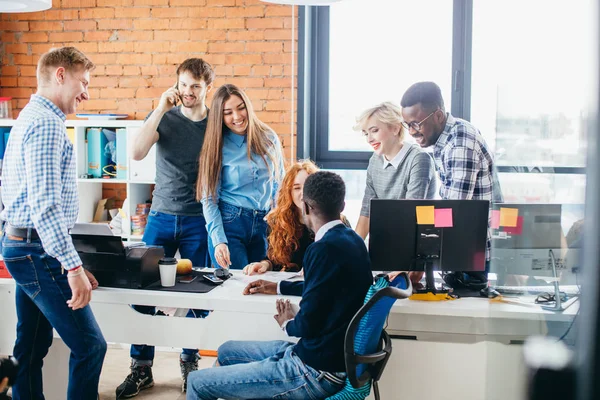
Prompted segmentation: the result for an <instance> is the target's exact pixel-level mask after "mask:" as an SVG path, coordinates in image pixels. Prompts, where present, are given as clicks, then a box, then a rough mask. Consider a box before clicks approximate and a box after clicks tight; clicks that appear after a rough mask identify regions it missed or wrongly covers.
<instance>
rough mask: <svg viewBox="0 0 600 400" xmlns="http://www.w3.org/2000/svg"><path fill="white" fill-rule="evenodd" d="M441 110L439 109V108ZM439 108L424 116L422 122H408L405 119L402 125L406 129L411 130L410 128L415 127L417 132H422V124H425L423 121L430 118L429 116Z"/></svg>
mask: <svg viewBox="0 0 600 400" xmlns="http://www.w3.org/2000/svg"><path fill="white" fill-rule="evenodd" d="M438 110H439V109H438ZM436 111H437V110H434V111H433V112H432V113H431V114H429V115H428V116H426V117H425V118H423V119H422V120H421V122H414V121H413V122H411V123H410V124H408V123H406V122H405V121H402V126H403V127H404V129H406V130H407V131H409V130H410V128H413V129H414V130H415V131H416V132H420V131H421V125H422V124H423V122H425V121H427V120H428V119H429V117H431V116H432V115H433V114H435V112H436Z"/></svg>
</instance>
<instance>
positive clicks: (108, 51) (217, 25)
mask: <svg viewBox="0 0 600 400" xmlns="http://www.w3.org/2000/svg"><path fill="white" fill-rule="evenodd" d="M292 13H294V14H292ZM292 15H295V16H297V10H294V11H293V10H292V7H291V6H280V5H273V4H267V3H262V2H260V1H259V0H53V7H52V9H51V10H48V11H45V12H37V13H22V14H8V13H4V14H0V39H1V43H0V96H12V97H13V103H12V105H13V116H14V117H16V116H17V115H18V111H19V110H20V109H22V108H23V107H24V106H25V104H27V102H28V99H29V96H30V95H31V94H32V93H34V91H35V86H36V80H35V65H36V63H37V60H38V59H39V56H40V55H41V54H42V53H44V52H45V51H47V50H48V49H50V48H52V47H56V46H63V45H72V46H76V47H78V48H79V49H80V50H82V51H84V52H85V53H86V54H87V55H88V56H89V57H90V58H91V59H92V60H93V61H94V62H95V63H96V64H97V65H98V68H97V69H96V70H95V71H94V73H93V74H92V78H91V82H90V95H91V100H89V101H87V102H85V103H83V106H82V107H81V109H80V110H78V111H87V112H93V113H95V112H105V113H106V112H118V113H128V114H129V115H130V118H132V119H143V118H144V117H145V116H146V114H147V113H148V112H149V111H150V110H152V109H153V108H154V107H155V106H156V103H157V101H158V99H159V97H160V95H161V94H162V92H163V91H164V90H166V89H167V88H168V87H169V86H171V85H173V83H174V76H175V69H176V67H177V65H178V64H179V63H181V62H182V61H183V60H185V59H186V58H189V57H203V58H204V59H206V60H207V61H208V62H210V63H211V64H212V65H213V67H214V68H215V71H216V74H217V79H216V82H215V86H216V87H218V86H219V85H221V84H223V83H225V82H227V83H234V84H236V85H238V86H240V87H241V88H243V89H245V90H246V91H247V93H248V95H249V97H250V99H251V100H252V102H253V105H254V108H255V110H256V111H257V113H258V115H259V117H260V118H261V119H262V120H263V121H264V122H266V123H267V124H269V125H270V126H271V127H273V129H274V130H275V131H276V132H277V133H278V134H279V135H280V137H281V139H282V142H283V145H284V149H285V153H286V156H287V157H291V148H290V146H291V144H292V141H294V142H295V134H296V132H295V123H294V122H295V108H296V107H295V100H294V103H292V100H293V99H295V98H296V93H295V81H296V80H295V77H296V61H295V60H296V56H295V54H294V53H292V50H293V49H295V48H297V42H296V40H297V35H296V33H297V29H292V28H293V27H295V26H297V21H294V20H293V16H292ZM292 36H294V39H293V40H292ZM294 52H295V50H294ZM292 60H294V61H292ZM292 78H294V90H293V91H292ZM209 101H210V98H209ZM209 104H210V103H209ZM292 110H294V111H292ZM69 118H74V116H69Z"/></svg>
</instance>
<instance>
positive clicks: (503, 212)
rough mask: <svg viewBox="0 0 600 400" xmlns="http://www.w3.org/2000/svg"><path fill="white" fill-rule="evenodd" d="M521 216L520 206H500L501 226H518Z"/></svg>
mask: <svg viewBox="0 0 600 400" xmlns="http://www.w3.org/2000/svg"><path fill="white" fill-rule="evenodd" d="M518 217H519V209H518V208H502V207H500V226H506V227H509V228H515V227H516V226H517V218H518Z"/></svg>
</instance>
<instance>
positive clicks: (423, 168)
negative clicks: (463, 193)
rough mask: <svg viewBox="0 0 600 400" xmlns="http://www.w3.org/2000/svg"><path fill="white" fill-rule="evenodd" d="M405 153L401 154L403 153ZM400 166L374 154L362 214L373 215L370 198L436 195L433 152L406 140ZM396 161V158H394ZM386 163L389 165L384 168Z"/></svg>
mask: <svg viewBox="0 0 600 400" xmlns="http://www.w3.org/2000/svg"><path fill="white" fill-rule="evenodd" d="M400 153H402V154H400ZM400 153H399V157H400V158H401V159H400V164H398V167H397V168H394V166H393V165H390V164H389V163H388V162H387V161H385V159H384V157H383V156H379V155H377V154H373V155H372V156H371V159H370V160H369V167H368V168H367V187H366V188H365V196H364V197H363V202H362V208H361V210H360V215H361V216H364V217H368V216H369V215H370V210H369V208H370V203H371V199H433V198H435V197H436V189H437V178H436V174H435V167H434V164H433V160H432V159H431V156H430V155H429V154H428V153H426V152H424V151H423V150H421V148H420V147H419V146H418V145H416V144H409V143H405V144H404V147H403V148H402V150H400ZM392 161H394V160H392ZM384 165H387V167H385V168H384Z"/></svg>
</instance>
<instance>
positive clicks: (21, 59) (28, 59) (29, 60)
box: [13, 54, 37, 65]
mask: <svg viewBox="0 0 600 400" xmlns="http://www.w3.org/2000/svg"><path fill="white" fill-rule="evenodd" d="M13 62H14V63H15V65H36V64H37V57H36V58H34V57H33V56H28V55H25V54H13Z"/></svg>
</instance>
